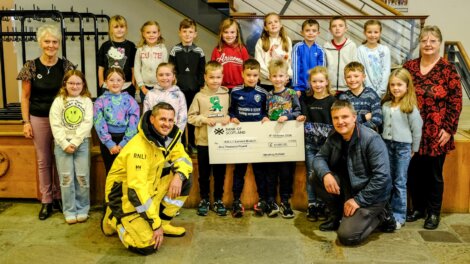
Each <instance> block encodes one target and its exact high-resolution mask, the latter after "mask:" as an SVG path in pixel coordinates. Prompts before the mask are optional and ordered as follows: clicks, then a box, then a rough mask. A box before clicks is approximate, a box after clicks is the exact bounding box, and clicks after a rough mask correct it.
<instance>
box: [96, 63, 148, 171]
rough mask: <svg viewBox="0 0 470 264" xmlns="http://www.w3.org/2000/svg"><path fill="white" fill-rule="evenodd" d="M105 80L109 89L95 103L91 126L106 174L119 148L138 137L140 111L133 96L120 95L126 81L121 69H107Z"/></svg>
mask: <svg viewBox="0 0 470 264" xmlns="http://www.w3.org/2000/svg"><path fill="white" fill-rule="evenodd" d="M105 77H106V86H107V87H108V90H107V91H105V92H104V94H102V95H101V96H100V97H98V98H97V99H96V101H95V105H94V107H93V124H94V126H95V129H96V132H97V133H98V137H99V138H100V141H101V142H100V150H101V155H102V156H103V162H104V166H105V168H106V175H107V174H108V172H109V170H110V169H111V165H113V161H114V159H115V158H116V157H117V155H118V154H119V152H120V151H121V149H122V148H123V147H124V146H125V145H126V144H127V142H129V140H130V139H131V138H132V137H133V136H134V135H135V134H137V125H138V123H139V116H140V108H139V105H138V104H137V102H136V101H135V99H134V97H132V96H131V95H129V94H128V93H127V92H125V91H124V92H121V90H122V87H123V85H124V81H125V79H124V72H123V71H122V70H121V69H120V68H110V69H109V70H108V71H107V72H106V75H105Z"/></svg>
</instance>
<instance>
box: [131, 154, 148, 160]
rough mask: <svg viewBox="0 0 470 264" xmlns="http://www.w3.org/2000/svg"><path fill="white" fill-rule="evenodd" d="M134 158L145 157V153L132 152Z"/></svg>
mask: <svg viewBox="0 0 470 264" xmlns="http://www.w3.org/2000/svg"><path fill="white" fill-rule="evenodd" d="M134 159H147V155H145V154H139V153H134Z"/></svg>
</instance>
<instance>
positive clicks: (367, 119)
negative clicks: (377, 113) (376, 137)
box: [365, 113, 372, 121]
mask: <svg viewBox="0 0 470 264" xmlns="http://www.w3.org/2000/svg"><path fill="white" fill-rule="evenodd" d="M365 117H366V121H369V120H371V119H372V114H371V113H367V114H366V115H365Z"/></svg>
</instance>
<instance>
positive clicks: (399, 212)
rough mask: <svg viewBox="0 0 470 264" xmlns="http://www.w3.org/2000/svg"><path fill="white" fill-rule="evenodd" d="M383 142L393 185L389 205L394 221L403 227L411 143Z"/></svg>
mask: <svg viewBox="0 0 470 264" xmlns="http://www.w3.org/2000/svg"><path fill="white" fill-rule="evenodd" d="M384 141H385V144H386V145H387V149H388V156H389V157H390V174H391V176H392V184H393V186H392V193H391V198H390V205H391V206H392V212H393V216H394V217H395V220H396V221H397V222H399V223H400V224H402V225H403V224H404V223H405V219H406V181H407V179H408V166H409V164H410V160H411V143H402V142H396V141H392V140H386V139H385V140H384Z"/></svg>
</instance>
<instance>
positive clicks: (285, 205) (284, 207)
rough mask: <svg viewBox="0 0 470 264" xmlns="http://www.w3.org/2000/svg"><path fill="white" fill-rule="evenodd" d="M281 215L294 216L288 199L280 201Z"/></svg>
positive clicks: (285, 216) (284, 216)
mask: <svg viewBox="0 0 470 264" xmlns="http://www.w3.org/2000/svg"><path fill="white" fill-rule="evenodd" d="M281 215H282V217H283V218H294V211H292V208H290V204H289V202H288V201H283V202H281Z"/></svg>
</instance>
